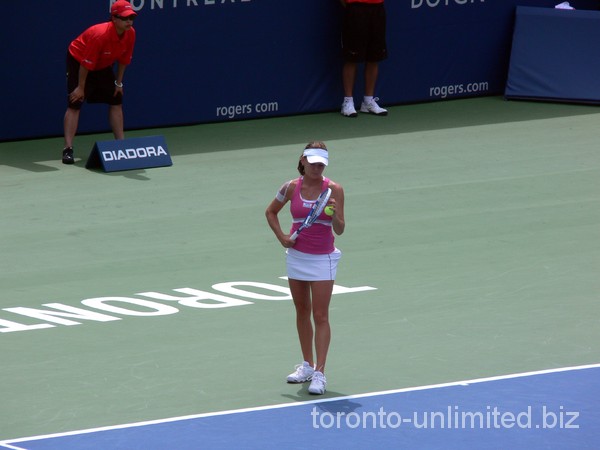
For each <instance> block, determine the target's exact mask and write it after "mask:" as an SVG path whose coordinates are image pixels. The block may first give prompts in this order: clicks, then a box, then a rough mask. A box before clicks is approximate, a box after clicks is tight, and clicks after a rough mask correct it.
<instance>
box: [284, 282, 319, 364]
mask: <svg viewBox="0 0 600 450" xmlns="http://www.w3.org/2000/svg"><path fill="white" fill-rule="evenodd" d="M288 282H289V286H290V291H291V293H292V298H293V300H294V307H295V308H296V329H297V330H298V338H299V340H300V349H301V351H302V357H303V358H304V361H306V362H308V363H309V364H310V365H311V366H314V358H313V336H314V333H313V325H312V321H311V311H312V305H311V298H310V283H309V282H308V281H300V280H292V279H290V280H288Z"/></svg>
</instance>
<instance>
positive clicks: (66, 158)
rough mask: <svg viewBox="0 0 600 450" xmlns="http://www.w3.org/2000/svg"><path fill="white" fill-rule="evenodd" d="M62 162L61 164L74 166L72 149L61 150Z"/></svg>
mask: <svg viewBox="0 0 600 450" xmlns="http://www.w3.org/2000/svg"><path fill="white" fill-rule="evenodd" d="M62 162H63V164H75V158H74V157H73V147H67V148H65V149H64V150H63V155H62Z"/></svg>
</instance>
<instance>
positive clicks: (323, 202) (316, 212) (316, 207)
mask: <svg viewBox="0 0 600 450" xmlns="http://www.w3.org/2000/svg"><path fill="white" fill-rule="evenodd" d="M329 197H331V188H327V189H325V190H324V191H323V192H321V194H320V195H319V197H317V200H316V201H315V203H314V204H313V205H312V207H311V208H310V211H309V212H308V215H307V216H306V219H304V222H302V225H300V228H298V229H297V230H296V231H294V233H293V234H292V235H291V236H290V239H291V240H292V241H295V240H296V238H297V237H298V235H299V234H300V233H301V232H302V230H304V229H306V228H309V227H310V226H311V225H312V224H313V223H315V221H316V220H317V217H319V216H320V215H321V213H322V212H323V209H324V208H325V206H327V201H328V200H329Z"/></svg>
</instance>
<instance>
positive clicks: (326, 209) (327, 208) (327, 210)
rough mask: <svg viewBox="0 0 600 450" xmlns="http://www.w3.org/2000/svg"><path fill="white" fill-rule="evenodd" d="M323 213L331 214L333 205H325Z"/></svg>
mask: <svg viewBox="0 0 600 450" xmlns="http://www.w3.org/2000/svg"><path fill="white" fill-rule="evenodd" d="M325 214H326V215H328V216H333V206H331V205H330V206H326V207H325Z"/></svg>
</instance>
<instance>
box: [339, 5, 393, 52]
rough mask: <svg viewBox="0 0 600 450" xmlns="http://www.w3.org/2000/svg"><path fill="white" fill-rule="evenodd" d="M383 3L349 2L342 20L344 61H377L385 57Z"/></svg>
mask: <svg viewBox="0 0 600 450" xmlns="http://www.w3.org/2000/svg"><path fill="white" fill-rule="evenodd" d="M385 26H386V15H385V8H384V6H383V3H376V4H368V3H349V4H347V5H346V7H345V8H344V17H343V20H342V55H343V58H344V61H346V62H357V63H358V62H364V61H367V62H377V61H383V60H384V59H386V58H387V44H386V39H385Z"/></svg>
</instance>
